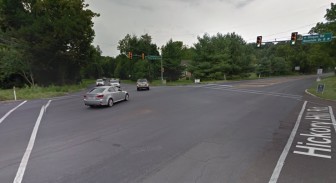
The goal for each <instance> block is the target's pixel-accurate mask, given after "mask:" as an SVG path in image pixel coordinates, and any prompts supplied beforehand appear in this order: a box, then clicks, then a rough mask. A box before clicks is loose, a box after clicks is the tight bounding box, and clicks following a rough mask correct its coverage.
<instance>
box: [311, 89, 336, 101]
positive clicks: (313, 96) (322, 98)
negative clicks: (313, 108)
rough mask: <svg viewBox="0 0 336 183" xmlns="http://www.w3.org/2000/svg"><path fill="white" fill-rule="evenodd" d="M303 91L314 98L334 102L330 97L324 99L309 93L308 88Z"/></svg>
mask: <svg viewBox="0 0 336 183" xmlns="http://www.w3.org/2000/svg"><path fill="white" fill-rule="evenodd" d="M305 93H306V94H308V95H310V96H313V97H315V98H318V99H321V100H326V101H331V102H336V100H331V99H325V98H321V97H318V96H316V95H314V94H312V93H310V92H309V91H308V89H306V90H305Z"/></svg>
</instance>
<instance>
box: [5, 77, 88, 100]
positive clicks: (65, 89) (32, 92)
mask: <svg viewBox="0 0 336 183" xmlns="http://www.w3.org/2000/svg"><path fill="white" fill-rule="evenodd" d="M94 83H95V80H83V81H82V83H81V84H79V85H67V86H49V87H39V86H35V87H25V88H16V89H15V92H16V97H17V100H26V99H37V98H49V97H56V96H62V95H65V94H69V93H73V92H77V91H80V90H83V89H86V88H87V87H88V86H89V85H90V84H94ZM3 100H14V94H13V89H7V90H1V89H0V101H3Z"/></svg>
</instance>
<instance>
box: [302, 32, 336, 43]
mask: <svg viewBox="0 0 336 183" xmlns="http://www.w3.org/2000/svg"><path fill="white" fill-rule="evenodd" d="M331 40H332V33H325V34H317V35H308V36H303V37H302V44H306V43H321V42H330V41H331Z"/></svg>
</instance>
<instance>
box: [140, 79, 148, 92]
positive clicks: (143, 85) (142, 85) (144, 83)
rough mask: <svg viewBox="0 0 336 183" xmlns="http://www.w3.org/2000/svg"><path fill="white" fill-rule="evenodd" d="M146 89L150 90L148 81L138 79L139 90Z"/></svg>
mask: <svg viewBox="0 0 336 183" xmlns="http://www.w3.org/2000/svg"><path fill="white" fill-rule="evenodd" d="M142 89H146V90H149V83H148V81H147V79H138V81H137V90H138V91H139V90H142Z"/></svg>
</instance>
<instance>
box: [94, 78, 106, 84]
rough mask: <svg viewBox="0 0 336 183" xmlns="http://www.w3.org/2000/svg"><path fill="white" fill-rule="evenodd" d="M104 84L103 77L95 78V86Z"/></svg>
mask: <svg viewBox="0 0 336 183" xmlns="http://www.w3.org/2000/svg"><path fill="white" fill-rule="evenodd" d="M104 85H105V82H104V80H103V79H97V80H96V86H104Z"/></svg>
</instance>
